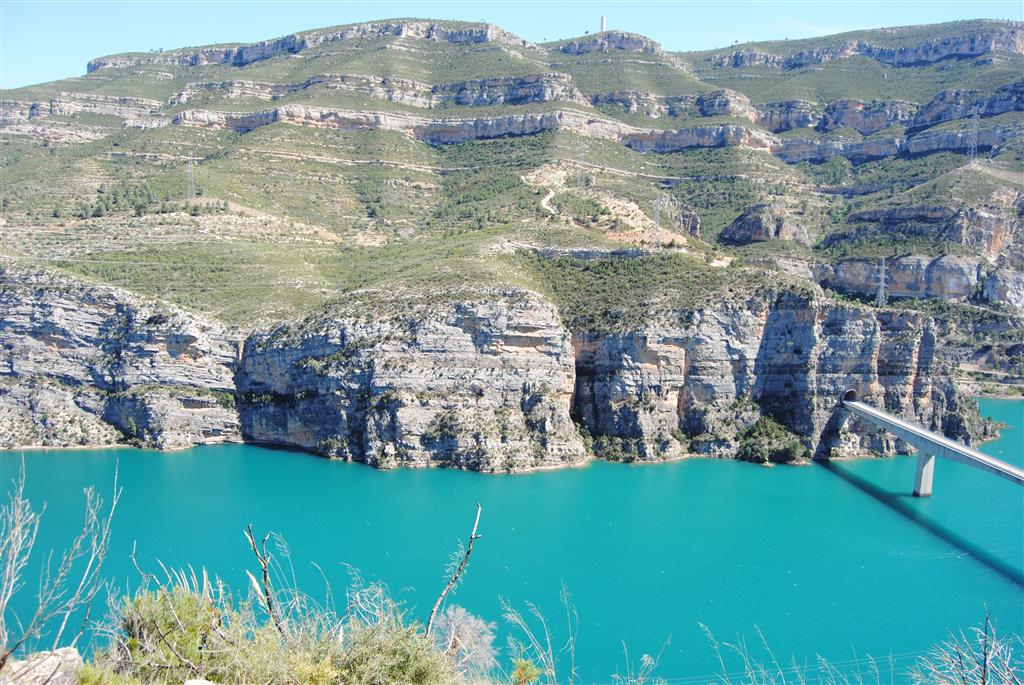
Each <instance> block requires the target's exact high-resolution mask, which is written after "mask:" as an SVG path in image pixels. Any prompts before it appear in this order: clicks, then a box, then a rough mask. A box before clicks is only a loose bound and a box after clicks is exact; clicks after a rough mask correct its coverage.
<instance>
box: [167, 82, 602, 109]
mask: <svg viewBox="0 0 1024 685" xmlns="http://www.w3.org/2000/svg"><path fill="white" fill-rule="evenodd" d="M310 88H321V89H324V90H328V91H331V90H335V91H339V90H340V91H349V92H353V93H361V94H363V95H369V96H371V97H374V98H377V99H379V100H384V101H387V102H397V103H401V104H404V105H410V106H412V107H420V108H424V109H432V108H437V107H444V106H447V105H457V106H461V107H493V106H497V105H525V104H529V103H532V102H549V101H560V102H576V103H580V104H588V103H589V101H588V100H587V99H586V98H585V97H583V95H581V94H580V93H579V92H578V91H577V90H576V89H575V87H573V84H572V78H571V77H570V76H569V75H568V74H559V73H543V74H533V75H529V76H508V77H497V78H489V79H471V80H467V81H457V82H454V83H441V84H437V85H430V84H428V83H422V82H420V81H413V80H411V79H399V78H391V77H378V76H361V75H352V74H319V75H316V76H311V77H310V78H308V79H306V80H305V81H302V82H300V83H260V82H255V81H241V80H230V81H214V82H208V83H190V84H188V86H187V87H186V88H185V89H183V90H182V91H180V92H179V93H177V94H175V95H174V96H173V97H171V99H170V101H169V103H168V104H169V105H170V106H172V107H174V106H179V105H184V104H187V103H189V102H192V101H194V100H196V99H197V97H200V96H204V95H206V96H209V95H215V96H216V97H218V98H223V99H226V100H240V99H254V100H275V99H277V98H280V97H284V96H286V95H290V94H292V93H297V92H300V91H304V90H308V89H310Z"/></svg>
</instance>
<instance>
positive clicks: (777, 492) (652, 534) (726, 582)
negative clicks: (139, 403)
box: [0, 400, 1024, 682]
mask: <svg viewBox="0 0 1024 685" xmlns="http://www.w3.org/2000/svg"><path fill="white" fill-rule="evenodd" d="M981 407H982V411H983V413H984V414H986V415H992V416H994V417H995V418H998V419H999V420H1001V421H1004V422H1006V423H1009V424H1012V428H1010V429H1008V430H1006V431H1004V434H1003V437H1002V438H1001V439H1000V440H999V441H997V442H991V443H988V444H986V445H984V446H983V447H982V449H983V451H985V452H987V453H989V454H992V455H995V456H998V457H1000V458H1002V459H1005V460H1008V461H1011V462H1013V463H1016V464H1024V402H1019V401H1006V400H1003V401H1000V400H981ZM20 454H21V453H20V452H6V453H0V470H2V474H0V476H2V483H3V487H4V488H7V487H9V483H10V481H11V479H12V477H13V476H14V475H15V473H16V471H17V465H18V462H19V459H20ZM24 458H25V463H26V469H27V474H28V484H27V490H28V493H29V495H30V497H31V498H32V499H33V501H35V502H37V503H42V502H46V504H47V511H46V515H45V519H44V524H43V528H42V530H41V534H40V546H41V548H51V547H56V548H60V547H62V546H63V545H64V544H65V542H66V541H67V540H68V539H69V538H70V537H71V536H72V535H73V533H74V531H75V530H76V527H77V526H78V525H79V523H80V519H81V512H82V502H83V497H82V494H81V493H82V489H83V488H84V487H86V486H88V485H94V486H96V487H97V488H98V489H99V490H100V491H101V492H108V491H109V488H110V484H111V482H112V478H113V473H114V469H115V464H119V468H120V479H121V483H122V484H123V486H124V496H123V499H122V502H121V505H120V507H119V510H118V513H117V517H116V522H115V529H114V537H113V544H112V549H111V554H110V558H109V560H108V566H107V569H108V571H109V573H110V574H111V575H112V576H113V577H114V578H116V579H118V580H119V582H120V583H121V585H122V586H124V585H125V584H126V583H129V582H132V583H134V582H135V580H136V574H135V571H134V570H133V567H132V565H131V562H130V560H129V554H130V551H131V548H132V545H133V543H137V545H138V558H139V561H140V563H142V564H143V565H144V566H148V568H154V567H155V565H156V560H158V559H159V560H160V561H162V562H163V563H165V564H168V565H171V566H183V565H185V564H191V565H193V566H195V567H197V568H198V567H205V568H207V569H208V570H209V571H210V572H211V573H212V574H216V575H219V576H221V577H222V578H223V579H225V580H226V581H228V582H229V583H231V584H234V585H237V586H238V587H240V588H244V587H245V583H246V582H247V581H246V576H245V569H247V568H250V567H251V565H252V563H251V562H252V560H251V558H250V552H249V550H248V548H247V546H246V543H245V540H244V538H243V536H242V529H243V528H244V527H245V525H246V524H247V523H250V522H251V523H253V525H254V526H255V528H256V529H257V530H258V531H268V530H272V531H275V532H277V533H279V534H281V535H282V536H284V537H285V538H286V539H287V541H288V543H289V544H290V546H291V548H292V551H293V556H294V562H295V568H296V573H297V575H298V577H299V581H300V584H301V585H302V586H303V587H304V589H306V590H307V591H309V592H311V593H313V594H318V593H319V592H320V591H321V590H320V588H322V581H321V579H320V575H319V573H318V572H317V571H316V570H315V569H314V568H313V566H312V562H317V563H318V564H320V565H321V566H322V567H323V568H324V569H325V571H326V572H327V574H328V575H329V576H330V578H331V580H332V582H333V583H334V585H335V589H336V590H337V589H340V587H341V586H343V585H345V583H346V582H347V572H346V569H345V566H344V565H345V564H351V565H352V566H354V567H356V568H358V569H359V570H360V571H361V572H362V573H363V574H364V575H365V576H367V577H368V578H371V579H376V580H380V581H383V582H385V583H386V584H387V585H388V586H389V587H390V588H391V590H392V592H393V594H394V595H395V596H396V597H398V598H400V599H402V600H403V601H404V602H406V603H407V605H408V606H409V607H410V609H411V610H412V611H413V612H414V614H415V615H417V616H419V617H421V618H422V619H425V618H426V615H427V613H428V612H429V610H430V606H431V605H432V603H433V600H434V599H435V598H436V596H437V593H438V592H439V590H440V588H441V587H442V585H443V582H444V568H445V565H446V562H447V559H448V557H449V554H450V553H451V551H452V550H453V549H454V548H455V547H456V545H457V542H458V540H459V539H460V538H461V539H465V537H466V536H467V534H468V532H469V531H468V528H469V526H470V525H471V523H472V515H473V512H474V503H475V502H477V501H479V502H480V503H481V504H482V506H483V517H482V520H481V526H480V531H481V533H482V534H483V536H484V537H483V538H482V539H481V540H479V541H478V542H477V544H476V547H475V549H474V556H473V560H472V563H471V565H470V568H469V571H468V574H467V576H466V578H465V582H464V584H463V585H462V587H461V588H460V589H459V590H458V593H457V594H456V595H455V597H454V601H455V602H457V603H459V604H462V605H464V606H466V607H467V608H469V609H470V610H471V611H473V612H475V613H478V614H480V615H482V616H484V617H487V618H489V619H490V620H494V621H496V622H498V623H499V624H500V621H501V618H500V617H501V608H500V604H499V598H502V597H504V598H505V599H507V600H509V601H510V602H512V603H513V604H515V605H518V606H522V605H523V603H524V602H525V601H528V600H529V601H533V602H535V603H537V604H538V605H539V606H540V607H541V608H542V610H543V611H544V612H545V613H546V614H547V615H548V616H549V617H551V619H552V624H553V627H554V629H555V630H556V634H558V633H559V632H560V628H561V622H560V618H561V617H562V616H563V614H562V612H561V610H560V607H559V604H558V596H559V590H560V588H561V586H562V584H563V583H564V584H565V585H566V586H567V587H568V588H569V590H570V592H571V593H572V595H573V598H574V600H575V604H576V607H577V609H578V611H579V616H580V622H581V627H580V633H579V647H578V653H577V661H578V662H579V663H582V664H583V666H582V667H581V675H582V677H583V680H584V681H587V682H608V681H610V679H611V678H610V676H611V675H612V674H614V673H616V672H622V671H623V669H624V658H623V656H622V652H623V650H622V640H625V641H626V643H627V644H628V646H629V649H630V653H631V654H632V655H634V658H636V657H638V656H639V654H640V653H641V652H643V651H655V652H656V651H657V650H658V649H659V648H660V647H661V645H662V644H663V643H664V642H665V640H666V639H667V638H668V637H669V636H671V644H670V646H669V647H668V648H666V650H665V652H664V655H663V658H662V662H661V668H660V669H659V673H661V674H662V675H663V676H665V677H668V678H680V679H681V678H684V677H695V676H703V675H710V674H712V673H714V672H715V671H716V668H717V663H716V660H715V657H714V654H713V652H712V651H711V650H710V649H709V647H708V643H707V640H706V638H705V637H704V635H703V633H702V632H701V629H700V627H699V624H700V623H703V624H706V625H707V626H708V627H709V628H710V629H711V630H712V631H714V633H715V634H716V636H717V637H718V638H719V639H720V640H722V641H732V640H735V639H736V637H737V636H743V637H746V638H747V640H748V642H756V641H757V634H756V631H755V626H756V627H758V628H760V630H761V631H762V633H763V634H764V635H765V636H766V637H767V639H768V640H769V642H770V643H771V646H772V648H773V649H774V651H775V653H776V655H777V656H779V657H780V658H782V659H784V660H786V661H788V660H789V659H790V657H795V658H796V659H797V660H798V661H800V662H804V661H811V662H813V660H814V658H815V655H816V654H822V655H824V656H826V657H828V658H830V659H833V660H841V661H845V662H849V661H850V660H852V659H854V658H861V659H862V658H863V656H864V655H865V654H873V655H875V656H878V657H886V656H887V655H893V659H894V661H895V663H896V666H897V668H898V669H902V668H904V667H905V666H906V665H907V664H908V663H909V662H910V661H912V655H914V654H917V653H920V652H921V651H923V650H924V649H926V648H927V647H928V646H929V645H931V644H933V643H935V642H936V641H939V640H941V639H943V638H944V637H945V636H946V634H947V631H949V630H959V629H961V628H965V627H968V626H970V625H973V624H976V623H978V622H979V621H980V620H981V619H982V617H983V615H984V612H985V608H986V607H987V608H988V610H989V611H990V612H991V614H992V615H993V617H994V618H995V620H996V622H997V625H998V627H999V628H1000V629H1001V630H1002V631H1005V632H1016V633H1018V634H1020V633H1024V608H1022V607H1024V584H1022V583H1024V489H1021V488H1020V487H1019V486H1015V485H1013V484H1012V483H1009V482H1007V481H1003V480H1000V479H998V478H995V477H992V476H991V475H989V474H986V473H983V472H981V471H977V470H974V469H971V468H970V467H967V466H963V465H961V464H956V463H949V462H944V461H941V460H940V461H939V462H938V463H937V465H936V472H935V495H934V496H933V497H932V498H930V499H917V498H913V497H911V496H910V491H911V488H912V486H913V478H914V464H915V460H914V459H913V458H911V457H898V458H894V459H885V460H865V461H856V462H844V463H838V464H833V465H831V466H829V467H825V466H821V465H812V466H805V467H777V468H771V469H767V468H763V467H760V466H754V465H750V464H744V463H738V462H731V461H714V460H700V459H694V460H688V461H682V462H677V463H671V464H658V465H648V466H625V465H621V464H608V463H594V464H591V465H589V466H587V467H585V468H580V469H568V470H562V471H551V472H543V473H534V474H527V475H517V476H493V475H480V474H475V473H464V472H455V471H446V470H439V469H438V470H395V471H386V472H382V471H376V470H374V469H371V468H369V467H365V466H362V465H358V464H346V463H339V462H331V461H327V460H324V459H321V458H318V457H314V456H310V455H306V454H302V453H297V452H290V451H285V450H275V449H268V448H264V447H257V446H251V445H224V446H213V447H202V448H196V449H192V450H188V451H184V452H177V453H159V452H153V451H144V450H134V449H108V450H102V449H100V450H81V451H31V452H30V451H26V452H24ZM31 585H32V582H31V581H30V583H29V587H30V588H31ZM25 599H28V597H27V594H26V593H23V596H22V600H23V601H24V600H25ZM22 606H24V603H23V604H22ZM501 632H502V634H503V637H504V634H505V629H504V627H502V629H501ZM502 645H503V646H504V641H503V640H502ZM896 680H897V682H898V681H899V678H898V677H897V679H896ZM681 682H685V681H681Z"/></svg>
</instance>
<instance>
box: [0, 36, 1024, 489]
mask: <svg viewBox="0 0 1024 685" xmlns="http://www.w3.org/2000/svg"><path fill="white" fill-rule="evenodd" d="M1022 35H1024V23H1021V22H998V21H984V20H982V21H975V22H960V23H950V24H942V25H937V26H936V25H933V26H918V27H903V28H899V29H894V30H884V29H883V30H875V31H867V32H855V33H853V34H837V36H830V37H824V38H820V39H806V40H805V39H801V40H800V41H777V42H773V43H759V44H744V45H734V46H728V47H725V48H721V49H719V50H715V51H701V52H691V53H687V52H673V51H666V50H665V49H664V48H663V47H662V46H659V45H658V44H657V43H655V42H654V41H652V40H650V39H649V38H646V37H644V36H639V35H637V34H630V33H628V32H624V31H607V32H603V33H598V34H588V35H584V36H581V37H575V38H568V39H562V40H559V41H554V42H548V43H544V44H533V43H528V42H526V41H523V40H522V39H521V38H519V37H517V36H514V35H512V34H510V33H508V32H505V31H504V30H502V29H500V28H498V27H494V26H490V25H486V24H482V23H474V22H465V23H446V22H435V21H431V20H381V21H378V22H365V23H360V24H353V25H344V26H340V27H329V28H326V29H320V30H313V31H305V32H299V33H295V34H290V35H288V36H283V37H279V38H276V39H270V40H267V41H260V42H256V43H247V44H221V45H217V46H200V47H198V48H183V49H180V50H172V51H166V52H162V53H127V54H122V55H111V56H104V57H99V58H97V60H99V61H97V60H93V61H92V63H95V64H94V66H95V67H96V68H93V69H91V70H90V71H89V73H87V74H86V75H84V76H81V77H75V78H71V79H65V80H63V81H58V82H54V83H50V84H42V85H39V86H32V87H26V88H23V89H17V90H13V91H4V92H3V93H0V100H2V102H0V110H2V111H0V132H2V133H3V135H2V136H0V165H2V169H3V173H4V179H5V194H4V198H3V207H2V210H0V219H2V221H0V239H2V253H0V268H2V276H0V305H2V306H3V307H4V312H5V316H4V318H3V319H2V320H0V344H2V345H3V348H2V349H4V350H7V352H5V353H4V355H5V356H4V357H3V358H4V359H5V360H6V361H5V364H3V365H0V426H2V427H5V428H7V429H8V431H7V434H8V435H10V436H13V437H12V438H11V440H9V441H8V443H9V444H8V446H15V445H18V444H37V443H38V442H39V441H42V442H43V443H44V444H75V443H76V441H79V442H80V441H83V440H84V441H88V440H97V441H101V442H104V443H107V442H111V441H113V442H118V441H122V442H123V441H129V442H132V443H135V444H142V445H147V446H155V447H162V448H172V447H182V446H187V445H189V444H195V443H202V442H216V441H222V440H258V441H270V442H276V443H280V444H289V445H295V446H300V447H303V448H305V449H308V450H310V451H314V452H317V453H319V454H324V455H327V456H331V457H336V458H345V459H355V460H360V461H366V462H368V463H373V464H376V465H379V466H396V465H418V466H425V465H445V466H454V467H458V468H471V469H479V470H485V471H500V470H524V469H529V468H535V467H538V466H554V465H560V464H568V463H577V462H578V461H580V460H584V459H588V458H593V457H600V458H606V459H623V460H659V459H665V458H675V457H678V456H685V455H687V454H702V455H712V456H720V457H736V456H742V455H750V454H756V455H761V456H765V455H769V456H765V458H770V459H772V460H779V461H792V460H798V461H799V460H802V459H806V458H809V457H811V456H816V457H824V456H828V455H835V456H843V455H864V454H866V453H868V452H880V453H891V452H893V451H895V450H898V449H899V448H900V445H898V444H895V443H894V442H892V441H891V440H887V439H886V438H885V437H884V436H882V435H880V434H878V433H877V432H872V431H871V430H869V429H866V427H864V426H855V428H856V429H857V431H858V432H857V433H856V434H854V433H851V432H849V431H846V432H841V431H840V432H837V431H836V430H835V427H834V426H832V425H831V424H830V422H829V414H830V411H831V409H832V407H833V406H834V402H835V400H836V397H837V396H838V394H841V392H842V391H844V390H845V389H846V388H847V387H855V388H856V389H858V391H859V392H860V394H861V396H862V397H865V398H868V400H869V401H872V402H873V403H875V404H876V405H878V406H883V407H885V408H887V409H888V410H890V411H892V412H894V413H896V414H899V415H902V416H905V417H907V418H910V419H914V420H916V421H920V422H924V423H925V424H926V425H928V426H929V427H931V428H933V429H936V430H942V431H943V432H945V433H946V434H948V435H950V436H952V437H955V438H956V439H959V440H964V441H969V440H977V439H978V438H980V437H982V436H983V435H984V434H985V432H986V430H989V429H988V428H987V427H986V426H985V425H984V424H983V422H981V421H980V419H979V418H978V417H977V415H976V411H973V410H972V408H971V406H972V405H971V403H970V401H969V400H967V399H966V393H968V392H979V391H983V390H988V391H990V392H998V393H1003V394H1006V393H1014V392H1017V391H1018V390H1019V388H1020V387H1021V386H1024V346H1021V345H1020V344H1019V331H1020V330H1021V329H1022V328H1024V239H1022V237H1021V236H1022V226H1024V222H1022V217H1024V80H1022V79H1021V77H1020V74H1021V73H1022V71H1024V43H1022V42H1021V36H1022ZM734 55H739V57H734ZM765 55H768V56H769V57H765ZM794 56H799V59H795V60H794V59H792V58H793V57H794ZM915 56H917V57H919V56H924V57H927V59H917V57H915ZM104 60H106V61H104ZM133 60H134V61H133ZM101 62H102V64H101ZM883 279H884V284H885V289H886V297H884V298H882V299H881V300H878V299H877V295H876V294H877V291H878V286H879V281H880V280H883ZM201 370H202V373H200V371H201ZM203 374H205V375H203ZM211 378H212V379H215V383H214V385H210V382H208V381H209V379H211ZM204 379H206V380H204ZM206 386H210V387H206ZM55 413H59V414H60V415H61V416H63V417H71V418H73V419H74V420H71V419H68V420H67V421H63V420H62V421H56V420H55V419H54V418H53V417H54V416H55ZM759 422H760V423H759ZM766 422H768V423H770V425H771V426H776V425H777V426H778V429H777V430H782V431H785V436H782V437H780V444H785V445H786V446H787V447H786V449H784V450H781V451H778V453H775V452H772V450H771V449H767V448H766V447H765V446H753V445H751V444H750V442H751V441H752V440H756V439H757V437H756V436H758V435H762V434H764V431H763V430H761V429H757V430H755V428H754V427H755V426H761V427H762V428H763V427H764V425H766ZM76 426H77V427H76ZM773 430H776V429H774V428H773ZM90 436H91V437H90ZM783 438H784V439H783Z"/></svg>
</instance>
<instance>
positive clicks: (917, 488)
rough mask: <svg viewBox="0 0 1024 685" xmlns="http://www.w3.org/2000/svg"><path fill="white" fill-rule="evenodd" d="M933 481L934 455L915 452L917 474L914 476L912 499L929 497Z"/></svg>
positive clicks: (920, 451)
mask: <svg viewBox="0 0 1024 685" xmlns="http://www.w3.org/2000/svg"><path fill="white" fill-rule="evenodd" d="M933 480H935V455H934V454H926V453H925V451H924V450H920V449H919V450H918V451H917V473H915V474H914V497H931V496H932V481H933Z"/></svg>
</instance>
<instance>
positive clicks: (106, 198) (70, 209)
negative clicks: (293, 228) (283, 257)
mask: <svg viewBox="0 0 1024 685" xmlns="http://www.w3.org/2000/svg"><path fill="white" fill-rule="evenodd" d="M196 193H197V195H200V196H201V195H202V190H201V189H197V191H196ZM181 211H184V212H188V213H189V214H191V215H192V216H200V215H202V214H217V213H223V212H227V211H228V201H227V200H220V201H217V200H208V201H203V202H195V201H189V200H175V199H173V198H172V196H171V194H170V193H167V192H165V193H162V194H158V193H156V192H154V191H153V190H152V188H150V186H149V184H147V183H141V184H137V185H134V184H126V183H119V184H117V185H115V186H111V187H108V186H105V185H104V186H100V187H99V188H98V189H97V190H96V198H95V199H94V200H93V201H92V202H88V201H86V200H79V201H78V202H75V203H70V204H65V203H64V202H63V201H60V200H58V201H57V202H56V203H55V204H54V205H53V212H52V216H53V218H55V219H62V218H66V217H74V218H76V219H88V218H90V217H102V216H106V215H108V214H118V213H125V212H130V213H132V214H134V215H135V216H137V217H141V216H144V215H146V214H169V213H172V212H181Z"/></svg>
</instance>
